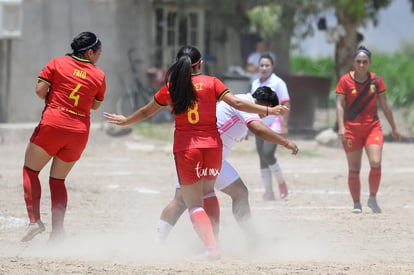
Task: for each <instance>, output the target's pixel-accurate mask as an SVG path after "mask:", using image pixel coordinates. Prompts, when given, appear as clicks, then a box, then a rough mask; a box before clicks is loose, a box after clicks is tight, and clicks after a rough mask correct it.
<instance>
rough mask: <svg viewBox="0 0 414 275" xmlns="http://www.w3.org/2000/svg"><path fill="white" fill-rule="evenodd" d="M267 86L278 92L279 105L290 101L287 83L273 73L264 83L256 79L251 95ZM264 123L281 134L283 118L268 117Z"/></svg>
mask: <svg viewBox="0 0 414 275" xmlns="http://www.w3.org/2000/svg"><path fill="white" fill-rule="evenodd" d="M262 86H267V87H269V88H270V89H272V90H273V91H274V92H276V95H277V97H278V98H279V104H281V103H283V102H286V101H290V97H289V92H288V89H287V86H286V82H285V81H284V80H283V79H281V78H280V77H278V76H277V75H276V74H274V73H272V74H271V75H270V76H269V77H268V78H267V79H266V80H265V81H264V82H261V81H260V78H258V79H256V80H254V81H253V83H252V88H251V90H250V93H251V94H253V93H254V91H256V89H257V88H259V87H262ZM262 121H263V123H264V124H266V125H267V126H269V128H270V129H272V130H273V131H274V132H276V133H280V132H281V130H282V122H283V116H267V117H265V118H263V119H262Z"/></svg>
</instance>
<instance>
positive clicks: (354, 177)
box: [348, 171, 361, 203]
mask: <svg viewBox="0 0 414 275" xmlns="http://www.w3.org/2000/svg"><path fill="white" fill-rule="evenodd" d="M348 187H349V191H350V192H351V196H352V200H353V201H354V203H357V202H360V194H361V181H360V179H359V172H353V171H349V172H348Z"/></svg>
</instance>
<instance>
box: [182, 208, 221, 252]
mask: <svg viewBox="0 0 414 275" xmlns="http://www.w3.org/2000/svg"><path fill="white" fill-rule="evenodd" d="M189 214H190V219H191V222H192V223H193V227H194V230H195V231H196V232H197V234H198V236H199V238H200V239H201V240H202V241H203V243H204V244H205V246H206V247H207V248H208V249H215V248H217V243H216V239H215V238H214V233H213V228H212V226H211V222H210V219H209V218H208V216H207V214H206V212H205V211H204V209H203V208H202V207H200V206H196V207H193V208H192V209H189Z"/></svg>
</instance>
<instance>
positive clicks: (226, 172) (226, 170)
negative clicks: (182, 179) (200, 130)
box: [175, 160, 240, 190]
mask: <svg viewBox="0 0 414 275" xmlns="http://www.w3.org/2000/svg"><path fill="white" fill-rule="evenodd" d="M238 178H240V175H239V173H237V171H236V170H235V169H234V168H233V166H231V164H230V163H229V162H228V161H227V160H223V162H222V164H221V171H220V175H219V176H218V177H217V180H216V184H215V185H214V187H215V188H216V189H217V190H223V189H224V188H226V187H227V186H229V185H231V184H232V183H233V182H235V181H236V180H237V179H238ZM175 187H176V188H177V189H178V188H180V184H179V183H178V180H177V181H176V183H175Z"/></svg>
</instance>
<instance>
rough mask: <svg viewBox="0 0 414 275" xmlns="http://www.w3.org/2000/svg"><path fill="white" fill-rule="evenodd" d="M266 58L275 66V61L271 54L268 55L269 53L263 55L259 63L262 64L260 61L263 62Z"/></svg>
mask: <svg viewBox="0 0 414 275" xmlns="http://www.w3.org/2000/svg"><path fill="white" fill-rule="evenodd" d="M264 58H266V59H269V60H270V63H272V65H275V61H274V60H273V58H272V56H271V55H270V54H268V53H265V54H262V55H261V56H260V58H259V63H260V60H262V59H264Z"/></svg>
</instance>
